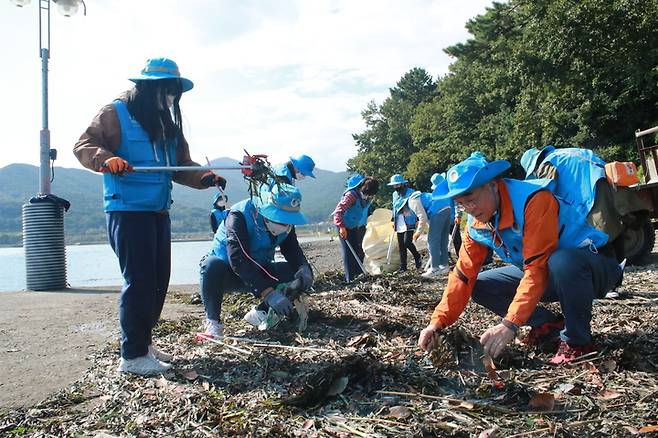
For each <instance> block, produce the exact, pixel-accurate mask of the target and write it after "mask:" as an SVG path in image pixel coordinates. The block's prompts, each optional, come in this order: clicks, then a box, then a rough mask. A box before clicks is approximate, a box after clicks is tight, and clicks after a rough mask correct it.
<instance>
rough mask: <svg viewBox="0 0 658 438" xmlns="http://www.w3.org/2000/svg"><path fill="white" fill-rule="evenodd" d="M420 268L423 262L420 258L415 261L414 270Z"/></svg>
mask: <svg viewBox="0 0 658 438" xmlns="http://www.w3.org/2000/svg"><path fill="white" fill-rule="evenodd" d="M422 267H423V261H422V260H421V259H420V258H418V259H416V269H420V268H422Z"/></svg>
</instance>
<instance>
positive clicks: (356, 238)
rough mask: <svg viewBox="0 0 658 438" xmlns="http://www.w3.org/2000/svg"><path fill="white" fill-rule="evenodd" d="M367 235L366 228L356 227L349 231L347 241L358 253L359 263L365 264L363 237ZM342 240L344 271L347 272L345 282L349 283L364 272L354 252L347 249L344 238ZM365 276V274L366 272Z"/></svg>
mask: <svg viewBox="0 0 658 438" xmlns="http://www.w3.org/2000/svg"><path fill="white" fill-rule="evenodd" d="M365 235H366V227H365V226H361V227H356V228H348V229H347V241H348V242H350V245H352V249H354V252H355V253H356V255H357V257H358V258H359V261H360V262H361V263H363V259H364V258H365V254H364V253H363V237H364V236H365ZM338 240H340V249H341V252H342V253H343V269H344V270H345V281H347V282H348V283H349V282H350V281H352V280H354V279H355V278H356V277H357V276H358V275H359V274H361V273H362V272H363V271H362V270H361V267H360V266H359V263H358V262H357V260H356V259H355V258H354V255H353V254H352V251H350V249H349V248H348V247H347V243H346V242H345V240H343V239H342V238H339V239H338ZM364 274H365V272H364Z"/></svg>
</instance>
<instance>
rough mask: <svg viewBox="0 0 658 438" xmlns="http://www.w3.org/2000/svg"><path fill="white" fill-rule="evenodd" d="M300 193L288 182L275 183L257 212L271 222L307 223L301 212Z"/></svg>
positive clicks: (287, 223)
mask: <svg viewBox="0 0 658 438" xmlns="http://www.w3.org/2000/svg"><path fill="white" fill-rule="evenodd" d="M301 207H302V193H301V192H300V191H299V189H298V188H297V187H295V186H293V185H290V184H275V185H274V186H273V187H272V189H271V190H270V192H269V193H268V194H267V196H266V199H265V202H263V204H262V205H261V206H260V207H259V208H258V212H259V213H260V214H261V215H263V216H264V217H265V219H269V220H271V221H272V222H278V223H280V224H286V225H304V224H306V223H308V220H306V216H304V213H302V212H301Z"/></svg>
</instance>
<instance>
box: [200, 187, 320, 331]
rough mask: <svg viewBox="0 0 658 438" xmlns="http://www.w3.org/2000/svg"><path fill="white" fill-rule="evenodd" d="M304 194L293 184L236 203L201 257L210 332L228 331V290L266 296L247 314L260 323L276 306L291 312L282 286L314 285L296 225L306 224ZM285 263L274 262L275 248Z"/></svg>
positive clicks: (284, 313)
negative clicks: (224, 315) (223, 317)
mask: <svg viewBox="0 0 658 438" xmlns="http://www.w3.org/2000/svg"><path fill="white" fill-rule="evenodd" d="M301 201H302V195H301V194H300V192H299V189H298V188H297V187H295V186H292V185H289V184H277V185H275V186H274V187H272V191H271V192H270V196H269V197H268V198H267V199H266V200H264V201H262V202H258V205H257V204H256V203H255V202H254V201H253V200H251V199H245V200H243V201H240V202H238V203H237V204H235V205H233V206H232V207H231V209H230V211H229V213H228V215H227V216H226V219H224V221H223V222H221V223H220V224H219V228H218V229H217V232H216V233H215V238H214V239H213V242H212V248H211V249H210V252H209V253H208V255H206V256H205V257H204V258H203V259H201V263H200V265H201V298H202V299H203V305H204V308H205V312H206V321H205V333H203V334H202V335H203V336H205V337H211V338H221V337H223V336H224V325H223V324H222V323H221V310H222V301H223V300H224V292H229V291H230V292H234V291H242V292H251V293H253V294H254V296H255V297H256V298H257V299H259V300H261V302H260V304H259V305H258V306H254V307H253V308H252V309H251V311H249V313H247V314H246V315H245V317H244V319H245V320H246V321H247V322H248V323H250V324H252V325H254V326H256V327H258V326H260V325H261V324H262V323H264V322H265V321H266V319H267V317H268V313H270V309H272V311H274V312H275V313H276V314H277V315H278V316H279V317H280V318H284V317H287V316H289V315H290V314H291V313H292V310H293V303H292V302H291V300H290V299H289V297H288V296H287V295H286V294H285V293H283V292H282V287H285V286H286V284H287V283H289V282H292V281H293V280H294V279H299V280H300V281H299V284H300V288H301V289H302V291H303V290H306V289H308V288H310V287H311V286H312V285H313V272H312V271H311V266H310V265H309V263H308V261H307V260H306V257H305V256H304V253H303V252H302V249H301V248H300V246H299V242H298V241H297V234H296V233H295V225H303V224H305V223H306V222H307V221H306V217H305V216H304V214H303V213H302V212H301ZM277 246H278V247H279V248H280V249H281V254H282V255H283V257H284V258H285V259H286V261H285V262H275V261H274V251H275V248H276V247H277Z"/></svg>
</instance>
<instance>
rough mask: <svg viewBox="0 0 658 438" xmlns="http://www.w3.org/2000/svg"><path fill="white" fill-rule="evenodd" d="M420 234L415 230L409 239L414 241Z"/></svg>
mask: <svg viewBox="0 0 658 438" xmlns="http://www.w3.org/2000/svg"><path fill="white" fill-rule="evenodd" d="M420 234H421V233H420V231H416V232H415V233H414V235H413V237H412V238H411V240H413V241H414V242H415V241H416V240H418V238H419V237H420Z"/></svg>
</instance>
